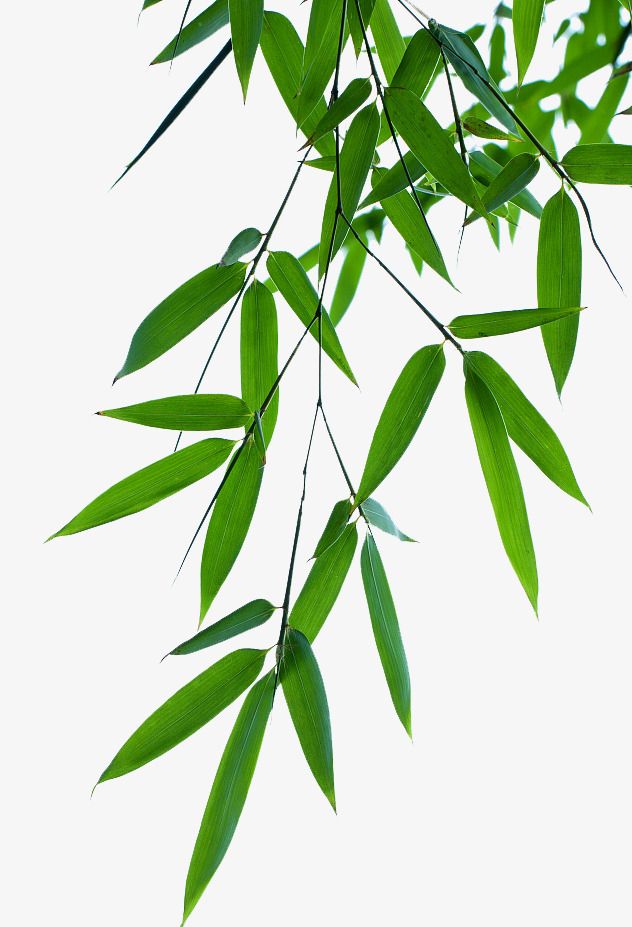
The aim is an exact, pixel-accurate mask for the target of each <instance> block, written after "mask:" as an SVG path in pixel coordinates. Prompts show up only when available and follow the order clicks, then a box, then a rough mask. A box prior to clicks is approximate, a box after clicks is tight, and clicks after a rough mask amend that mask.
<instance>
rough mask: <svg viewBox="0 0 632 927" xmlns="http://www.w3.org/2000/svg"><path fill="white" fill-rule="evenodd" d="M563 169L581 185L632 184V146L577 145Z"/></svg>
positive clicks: (565, 160)
mask: <svg viewBox="0 0 632 927" xmlns="http://www.w3.org/2000/svg"><path fill="white" fill-rule="evenodd" d="M562 167H563V168H564V170H565V171H566V173H567V174H568V176H569V177H570V178H571V179H572V180H576V181H579V182H581V183H604V184H632V145H612V144H608V145H577V147H576V148H571V150H570V151H569V152H567V153H566V154H565V155H564V157H563V158H562Z"/></svg>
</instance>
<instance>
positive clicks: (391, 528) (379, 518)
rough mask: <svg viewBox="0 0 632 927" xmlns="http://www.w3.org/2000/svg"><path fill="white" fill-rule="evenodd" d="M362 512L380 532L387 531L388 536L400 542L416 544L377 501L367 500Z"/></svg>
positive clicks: (363, 504)
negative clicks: (390, 535)
mask: <svg viewBox="0 0 632 927" xmlns="http://www.w3.org/2000/svg"><path fill="white" fill-rule="evenodd" d="M362 512H363V514H364V515H365V517H366V519H367V521H369V522H370V523H371V524H372V525H373V527H374V528H379V529H380V531H385V532H386V534H392V535H393V537H395V538H398V540H400V541H410V542H411V543H413V544H415V543H416V541H415V539H414V538H409V537H408V535H407V534H404V533H403V532H402V531H400V530H399V528H398V527H397V525H396V524H395V522H394V521H393V519H392V518H391V516H390V515H389V514H388V512H387V511H386V509H385V508H384V506H383V505H380V503H379V502H378V501H377V499H371V498H368V499H365V500H364V502H363V503H362Z"/></svg>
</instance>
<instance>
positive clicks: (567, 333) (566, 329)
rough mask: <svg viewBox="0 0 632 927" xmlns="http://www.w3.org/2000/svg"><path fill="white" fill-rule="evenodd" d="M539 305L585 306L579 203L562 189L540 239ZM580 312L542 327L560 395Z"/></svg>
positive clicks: (545, 215) (550, 206)
mask: <svg viewBox="0 0 632 927" xmlns="http://www.w3.org/2000/svg"><path fill="white" fill-rule="evenodd" d="M537 276H538V304H539V305H540V306H546V307H551V308H554V307H557V306H559V307H560V308H561V309H565V308H567V307H569V306H571V307H572V306H579V305H581V283H582V241H581V232H580V228H579V216H578V215H577V209H576V208H575V204H574V203H573V201H572V200H571V198H570V197H569V196H568V194H567V193H566V192H565V191H564V189H563V188H562V189H560V190H559V192H558V193H556V194H555V195H554V196H553V197H551V199H550V200H549V201H548V203H547V204H546V206H545V207H544V211H543V213H542V219H541V220H540V234H539V238H538V274H537ZM578 325H579V315H577V314H574V315H570V316H569V317H568V318H567V319H562V320H560V321H559V322H555V323H552V324H551V325H547V326H545V327H544V328H543V329H542V338H543V340H544V347H545V348H546V353H547V356H548V358H549V364H550V366H551V371H552V373H553V379H554V380H555V386H556V389H557V392H558V395H561V393H562V388H563V386H564V383H565V382H566V378H567V376H568V373H569V370H570V368H571V364H572V362H573V355H574V353H575V343H576V341H577V329H578Z"/></svg>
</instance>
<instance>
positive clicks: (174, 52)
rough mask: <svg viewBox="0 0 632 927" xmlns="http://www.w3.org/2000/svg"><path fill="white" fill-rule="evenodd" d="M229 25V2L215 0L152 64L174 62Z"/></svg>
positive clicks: (174, 38) (175, 37)
mask: <svg viewBox="0 0 632 927" xmlns="http://www.w3.org/2000/svg"><path fill="white" fill-rule="evenodd" d="M227 25H228V0H215V3H211V5H210V6H209V7H208V9H206V10H204V11H203V12H202V13H200V15H199V16H196V17H195V19H192V20H191V22H190V23H188V24H187V25H186V26H184V28H183V29H182V32H181V33H180V38H178V36H174V37H173V39H172V40H171V41H170V42H169V44H168V45H167V46H166V48H163V50H162V51H161V52H160V54H159V55H156V57H155V58H154V60H153V61H152V64H162V63H164V62H167V61H173V59H174V58H177V57H178V56H179V55H182V54H184V52H185V51H188V50H189V49H190V48H193V47H194V46H195V45H198V44H199V43H200V42H203V41H204V39H208V38H209V37H210V36H212V35H214V34H215V33H216V32H217V31H218V30H219V29H221V28H222V27H223V26H227Z"/></svg>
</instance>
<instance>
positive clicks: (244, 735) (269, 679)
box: [182, 670, 275, 923]
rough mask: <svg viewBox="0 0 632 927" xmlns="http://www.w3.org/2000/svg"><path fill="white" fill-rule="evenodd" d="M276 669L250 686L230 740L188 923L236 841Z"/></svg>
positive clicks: (197, 860) (187, 897) (194, 871)
mask: <svg viewBox="0 0 632 927" xmlns="http://www.w3.org/2000/svg"><path fill="white" fill-rule="evenodd" d="M274 677H275V674H274V670H273V671H272V672H270V673H268V674H267V675H266V676H264V677H263V679H260V680H259V682H258V683H257V684H256V685H255V686H253V688H252V689H251V690H250V692H249V693H248V695H247V696H246V699H245V701H244V704H243V705H242V708H241V711H240V712H239V715H238V716H237V720H236V722H235V726H234V728H233V730H232V732H231V735H230V737H229V738H228V743H227V744H226V747H225V749H224V753H223V754H222V759H221V760H220V764H219V768H218V770H217V774H216V776H215V780H214V782H213V787H212V789H211V794H210V796H209V800H208V803H207V805H206V810H205V811H204V817H203V818H202V824H201V825H200V831H199V833H198V836H197V840H196V841H195V847H194V849H193V856H192V858H191V863H190V865H189V872H188V875H187V884H186V889H185V893H184V915H183V920H182V923H184V922H185V921H186V920H187V918H188V917H189V915H190V914H191V912H192V911H193V909H194V908H195V906H196V904H197V903H198V901H199V900H200V898H201V897H202V894H203V892H204V889H205V888H206V886H207V885H208V883H209V882H210V881H211V879H212V878H213V876H214V875H215V873H216V871H217V869H218V868H219V865H220V863H221V862H222V860H223V859H224V856H225V855H226V851H227V850H228V847H229V846H230V842H231V840H232V839H233V834H234V833H235V829H236V827H237V823H238V821H239V818H240V817H241V812H242V811H243V807H244V804H245V802H246V797H247V795H248V789H249V788H250V783H251V782H252V777H253V775H254V771H255V767H256V765H257V760H258V758H259V752H260V750H261V744H262V742H263V735H264V734H265V730H266V726H267V723H268V718H269V717H270V712H271V710H272V702H273V698H274Z"/></svg>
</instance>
